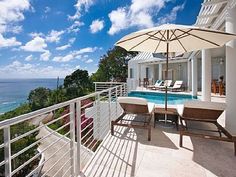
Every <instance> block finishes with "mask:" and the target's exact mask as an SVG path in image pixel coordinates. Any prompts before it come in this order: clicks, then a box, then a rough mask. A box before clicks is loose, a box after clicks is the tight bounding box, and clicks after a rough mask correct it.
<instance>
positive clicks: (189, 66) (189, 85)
mask: <svg viewBox="0 0 236 177" xmlns="http://www.w3.org/2000/svg"><path fill="white" fill-rule="evenodd" d="M187 65H188V69H187V70H188V76H187V77H188V91H190V90H191V61H190V60H188V63H187Z"/></svg>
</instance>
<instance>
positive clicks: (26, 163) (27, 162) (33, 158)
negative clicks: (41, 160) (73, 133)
mask: <svg viewBox="0 0 236 177" xmlns="http://www.w3.org/2000/svg"><path fill="white" fill-rule="evenodd" d="M69 133H70V131H69V132H67V133H66V134H65V135H64V136H62V137H61V138H59V139H58V140H57V141H54V142H53V143H51V144H50V145H49V146H51V145H52V144H55V143H56V142H58V141H60V140H61V139H62V138H64V137H66V136H67V135H68V134H69ZM49 146H47V147H46V148H44V149H43V150H42V151H41V152H39V153H38V154H36V155H34V157H32V158H31V159H29V160H27V161H26V162H25V163H23V164H22V165H21V166H19V167H18V168H16V169H15V170H14V171H13V172H12V176H13V175H14V174H15V173H16V172H18V171H19V170H21V169H22V168H24V167H25V166H26V165H28V164H29V163H30V162H32V161H33V160H35V159H36V158H37V157H38V156H39V155H41V154H42V153H43V152H44V151H45V150H47V149H48V147H49Z"/></svg>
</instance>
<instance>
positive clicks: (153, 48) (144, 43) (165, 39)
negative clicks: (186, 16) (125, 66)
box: [115, 24, 236, 109]
mask: <svg viewBox="0 0 236 177" xmlns="http://www.w3.org/2000/svg"><path fill="white" fill-rule="evenodd" d="M232 39H236V35H235V34H230V33H225V32H222V31H217V30H211V29H206V28H199V27H195V26H186V25H175V24H164V25H161V26H158V27H154V28H149V29H144V30H141V31H137V32H134V33H131V34H128V35H126V36H124V37H123V38H121V39H120V40H119V41H118V42H116V44H115V45H116V46H120V47H122V48H124V49H126V50H127V51H141V52H151V53H166V54H167V56H166V71H168V54H169V52H190V51H196V50H201V49H209V48H216V47H219V46H222V45H224V44H225V43H226V42H229V41H230V40H232ZM167 78H168V72H166V74H165V79H167ZM165 92H166V95H165V109H167V87H166V89H165Z"/></svg>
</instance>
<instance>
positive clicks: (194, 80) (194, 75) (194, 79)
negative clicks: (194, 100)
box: [191, 57, 198, 96]
mask: <svg viewBox="0 0 236 177" xmlns="http://www.w3.org/2000/svg"><path fill="white" fill-rule="evenodd" d="M191 64H192V96H197V88H198V86H197V58H196V57H193V58H192V59H191Z"/></svg>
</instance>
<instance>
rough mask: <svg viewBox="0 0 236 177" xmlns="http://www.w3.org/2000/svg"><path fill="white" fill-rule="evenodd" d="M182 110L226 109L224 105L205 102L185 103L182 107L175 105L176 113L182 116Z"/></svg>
mask: <svg viewBox="0 0 236 177" xmlns="http://www.w3.org/2000/svg"><path fill="white" fill-rule="evenodd" d="M184 108H196V109H208V110H222V111H224V110H225V108H226V104H225V103H216V102H207V101H187V102H185V103H184V104H183V105H177V112H178V114H179V115H180V116H183V113H184Z"/></svg>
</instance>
